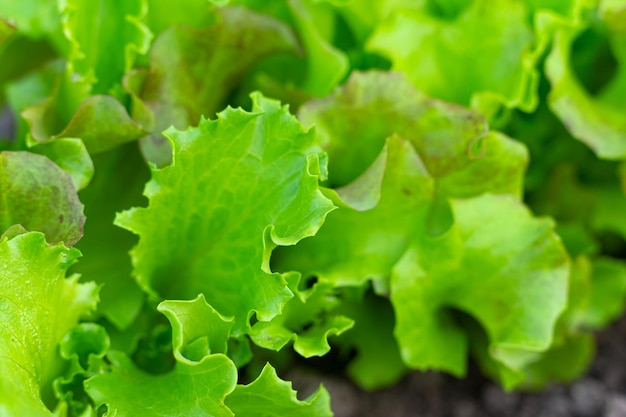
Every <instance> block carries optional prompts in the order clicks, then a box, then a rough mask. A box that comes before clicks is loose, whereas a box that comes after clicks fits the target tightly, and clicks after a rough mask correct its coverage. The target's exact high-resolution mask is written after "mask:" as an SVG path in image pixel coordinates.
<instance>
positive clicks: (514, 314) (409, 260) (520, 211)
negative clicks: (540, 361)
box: [391, 194, 569, 387]
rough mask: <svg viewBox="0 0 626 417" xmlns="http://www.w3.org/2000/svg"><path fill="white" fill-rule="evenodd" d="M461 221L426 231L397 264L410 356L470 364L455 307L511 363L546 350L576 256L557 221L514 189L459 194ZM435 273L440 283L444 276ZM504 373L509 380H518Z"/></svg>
mask: <svg viewBox="0 0 626 417" xmlns="http://www.w3.org/2000/svg"><path fill="white" fill-rule="evenodd" d="M452 210H453V214H454V219H455V221H454V224H453V227H452V228H451V229H450V230H449V231H448V232H447V233H446V234H444V235H442V236H439V237H434V238H433V237H428V236H421V237H419V238H417V239H416V240H415V241H414V243H413V245H412V246H411V247H410V248H409V250H407V252H406V253H405V254H404V255H403V257H402V259H401V260H400V261H399V262H398V264H396V265H395V266H394V270H393V274H392V279H391V300H392V303H393V305H394V310H395V311H396V320H397V322H396V328H395V334H396V337H397V339H398V342H399V344H400V349H401V352H402V357H403V359H404V360H405V362H406V363H407V364H409V365H410V366H412V367H415V368H418V369H429V368H434V369H442V370H446V371H448V372H450V373H453V374H455V375H463V374H464V373H465V368H466V363H465V357H466V354H467V351H468V342H467V339H466V335H465V334H464V331H463V330H462V328H460V327H458V326H457V325H456V324H455V320H454V316H453V315H452V314H451V311H450V309H457V310H460V311H462V312H464V313H467V314H469V315H471V316H472V317H473V318H475V319H476V320H477V321H478V323H479V324H480V325H481V326H482V327H483V328H484V330H485V331H486V333H487V337H488V340H489V353H490V355H491V356H492V357H493V358H495V359H496V360H497V361H498V362H500V364H501V366H502V367H503V368H510V369H513V370H516V369H520V368H522V367H523V366H524V365H525V364H527V363H528V361H529V357H530V358H532V357H533V354H536V353H538V352H542V351H545V350H547V349H548V348H549V347H550V344H551V342H552V333H553V329H554V325H555V323H556V320H557V318H558V317H559V315H560V314H561V313H562V312H563V311H564V309H565V306H566V303H567V282H568V274H569V260H568V257H567V254H566V252H565V250H564V249H563V247H562V245H561V243H560V241H559V239H558V237H557V235H556V234H555V233H554V231H553V227H554V224H553V223H552V221H550V220H547V219H535V218H533V217H532V216H531V214H530V212H529V211H528V209H527V208H526V207H524V206H523V205H522V204H521V203H520V202H518V201H516V200H515V199H513V198H512V197H510V196H496V195H489V194H485V195H483V196H480V197H476V198H472V199H467V200H453V201H452ZM435 283H436V284H435ZM508 376H509V374H508V373H507V372H506V370H505V371H504V372H503V374H502V378H503V380H502V383H503V384H504V386H505V387H511V386H514V385H515V384H516V383H518V382H519V381H518V380H516V379H515V378H509V377H508Z"/></svg>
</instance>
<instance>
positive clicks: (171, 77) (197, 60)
mask: <svg viewBox="0 0 626 417" xmlns="http://www.w3.org/2000/svg"><path fill="white" fill-rule="evenodd" d="M296 48H297V41H296V39H295V37H294V35H293V34H292V33H291V32H290V31H289V29H288V28H287V27H286V26H285V25H284V24H282V23H281V22H279V21H277V20H275V19H272V18H270V17H268V16H265V15H262V14H259V13H254V12H251V11H249V10H246V9H243V8H224V9H220V10H219V14H218V16H217V22H216V23H215V24H213V25H212V26H209V27H203V28H201V29H195V28H191V27H186V26H172V27H170V28H168V29H167V30H165V31H164V32H163V33H161V34H160V35H159V36H158V37H157V39H156V40H155V41H154V44H153V45H152V48H151V49H150V70H149V72H148V73H147V74H146V77H145V79H144V81H143V83H142V85H141V86H137V87H139V89H140V92H141V93H140V94H137V95H138V96H139V97H140V98H141V100H142V101H143V102H144V103H145V105H146V106H147V107H148V108H150V109H151V110H152V111H153V112H154V114H155V127H154V130H153V132H152V133H151V134H150V135H149V136H148V137H146V138H145V139H143V140H142V142H141V143H142V151H143V152H144V155H145V156H146V159H147V160H149V161H150V162H152V163H155V164H156V165H157V166H164V165H166V164H168V163H169V162H170V160H171V148H170V147H169V144H168V142H167V141H166V140H165V139H164V138H163V136H162V135H161V132H162V131H163V130H165V129H167V128H168V127H170V126H174V127H176V128H178V129H185V128H187V127H188V126H195V125H197V124H198V122H199V121H200V118H201V117H202V116H204V117H209V118H211V117H213V116H214V115H215V113H216V112H217V111H219V110H221V109H222V108H223V106H224V105H225V102H226V99H227V98H228V96H229V94H231V93H232V92H233V90H234V89H235V87H236V86H237V84H238V82H239V81H240V80H241V78H242V77H243V76H244V75H245V74H246V72H247V71H249V70H250V69H251V68H252V66H253V65H254V64H256V63H257V61H259V60H260V59H261V58H263V57H265V56H267V55H271V54H274V53H278V52H285V51H293V50H295V49H296Z"/></svg>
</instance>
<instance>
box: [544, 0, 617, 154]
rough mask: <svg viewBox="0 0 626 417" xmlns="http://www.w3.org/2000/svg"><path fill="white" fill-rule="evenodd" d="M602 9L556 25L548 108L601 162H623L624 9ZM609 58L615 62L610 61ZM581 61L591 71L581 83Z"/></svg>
mask: <svg viewBox="0 0 626 417" xmlns="http://www.w3.org/2000/svg"><path fill="white" fill-rule="evenodd" d="M602 3H603V6H602V7H600V8H599V9H595V8H591V6H587V7H586V8H583V9H582V11H581V14H582V15H583V16H585V17H587V16H589V17H587V18H579V19H577V20H575V21H571V22H567V21H566V22H559V23H558V24H555V26H556V29H554V30H555V33H554V41H553V44H552V49H551V51H550V54H549V55H548V57H547V59H546V63H545V73H546V76H547V77H548V79H549V80H550V84H551V86H552V89H551V91H550V95H549V97H548V104H549V105H550V108H551V110H552V111H553V112H554V113H555V114H556V115H557V116H558V117H559V118H560V119H561V121H562V122H563V124H564V125H565V126H566V127H567V129H568V130H569V131H570V133H571V134H572V136H574V137H575V138H576V139H578V140H580V141H582V142H583V143H585V144H586V145H587V146H589V147H590V148H591V149H593V151H594V152H595V153H596V154H597V155H598V157H600V158H604V159H623V158H625V157H626V133H624V132H626V120H625V119H624V117H623V113H624V106H623V97H624V95H625V94H626V30H625V29H624V27H623V24H622V23H621V20H620V18H619V16H622V18H621V19H623V16H626V3H625V2H623V1H618V2H613V3H610V2H602ZM605 3H606V4H605ZM610 5H612V6H613V8H611V7H610ZM604 44H608V46H605V45H604ZM605 48H606V49H608V52H607V51H605V50H604V49H605ZM611 53H612V55H613V57H614V58H613V60H614V62H611V60H609V58H607V56H610V54H611ZM578 56H580V57H582V58H581V59H579V60H578V61H581V60H582V62H583V64H584V65H585V66H588V67H589V69H588V74H587V76H586V77H582V78H581V76H580V75H579V74H578V73H577V71H576V69H575V68H574V66H573V64H572V63H573V62H577V60H576V58H577V57H578ZM611 64H613V65H615V66H616V69H615V73H614V74H607V73H606V71H605V69H606V68H611ZM598 77H599V82H600V86H594V85H593V84H592V83H593V82H594V78H595V79H598ZM583 81H586V85H583ZM594 90H597V91H594Z"/></svg>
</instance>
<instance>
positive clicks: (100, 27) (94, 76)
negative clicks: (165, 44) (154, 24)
mask: <svg viewBox="0 0 626 417" xmlns="http://www.w3.org/2000/svg"><path fill="white" fill-rule="evenodd" d="M59 9H60V10H61V14H62V22H63V32H64V34H65V36H66V37H67V38H68V40H69V41H70V44H71V46H72V48H71V51H70V56H69V61H68V64H69V68H68V71H69V72H70V73H71V74H73V76H74V77H78V76H80V77H83V78H85V81H86V82H88V83H89V84H91V85H93V87H92V93H93V94H111V93H113V92H114V90H115V87H116V85H119V84H120V83H121V80H122V76H123V75H124V73H125V72H127V71H128V70H130V69H131V68H132V66H133V64H134V60H135V57H136V55H137V54H145V53H147V52H148V48H149V46H150V41H151V39H152V34H151V33H150V31H149V29H148V28H147V27H146V26H145V25H144V24H143V23H142V20H143V19H144V18H145V15H146V13H147V2H146V0H123V1H107V2H93V1H89V0H61V1H59Z"/></svg>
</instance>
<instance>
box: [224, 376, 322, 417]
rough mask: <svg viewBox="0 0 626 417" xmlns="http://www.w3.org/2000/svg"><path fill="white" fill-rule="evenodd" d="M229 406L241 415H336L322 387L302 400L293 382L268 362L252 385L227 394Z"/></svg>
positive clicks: (301, 416)
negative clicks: (284, 379)
mask: <svg viewBox="0 0 626 417" xmlns="http://www.w3.org/2000/svg"><path fill="white" fill-rule="evenodd" d="M226 405H227V406H228V407H229V408H230V409H231V410H232V411H233V412H234V413H235V415H236V416H238V417H256V416H267V417H282V416H294V417H332V415H333V413H332V411H331V410H330V396H329V395H328V392H327V391H326V389H324V387H320V388H318V389H317V391H315V392H314V393H313V394H311V395H310V396H309V397H308V398H307V399H306V400H304V401H300V400H298V398H297V397H296V392H295V391H293V390H292V389H291V383H289V382H286V381H283V380H281V379H280V378H278V375H276V371H275V370H274V368H272V366H271V365H269V364H267V365H266V366H265V367H264V368H263V371H261V375H259V377H258V378H257V379H256V380H254V381H253V382H251V383H250V384H248V385H237V387H236V388H235V390H234V391H233V392H232V393H231V394H230V395H228V397H226Z"/></svg>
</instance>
